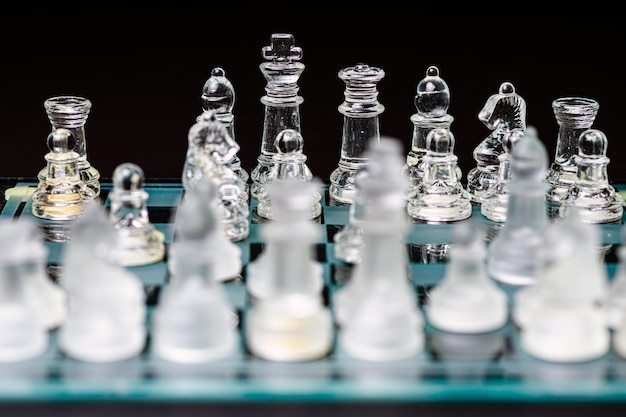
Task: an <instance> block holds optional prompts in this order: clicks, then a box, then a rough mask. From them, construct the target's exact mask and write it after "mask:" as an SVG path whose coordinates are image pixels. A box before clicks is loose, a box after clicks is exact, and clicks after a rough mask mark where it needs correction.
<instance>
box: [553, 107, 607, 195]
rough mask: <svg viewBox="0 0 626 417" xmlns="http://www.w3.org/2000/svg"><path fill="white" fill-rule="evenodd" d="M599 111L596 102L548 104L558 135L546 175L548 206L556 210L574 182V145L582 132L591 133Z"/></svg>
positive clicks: (576, 150)
mask: <svg viewBox="0 0 626 417" xmlns="http://www.w3.org/2000/svg"><path fill="white" fill-rule="evenodd" d="M599 108H600V104H599V103H598V102H597V101H595V100H593V99H590V98H586V97H560V98H557V99H556V100H554V101H553V102H552V110H553V111H554V116H555V118H556V122H557V124H558V125H559V131H558V135H557V140H556V151H555V155H554V162H553V163H552V164H551V165H550V167H549V169H548V170H547V172H546V181H547V182H548V184H550V188H549V189H548V191H547V193H546V199H547V201H548V203H550V204H553V205H556V206H557V207H558V205H559V204H560V203H561V200H562V199H563V198H564V197H565V195H566V194H567V192H568V190H569V188H570V187H571V186H572V185H573V184H574V182H575V181H576V171H577V165H576V161H575V159H576V157H577V155H578V141H579V139H580V135H581V133H582V132H584V131H585V130H587V129H591V127H592V125H593V122H594V121H595V119H596V116H597V114H598V109H599Z"/></svg>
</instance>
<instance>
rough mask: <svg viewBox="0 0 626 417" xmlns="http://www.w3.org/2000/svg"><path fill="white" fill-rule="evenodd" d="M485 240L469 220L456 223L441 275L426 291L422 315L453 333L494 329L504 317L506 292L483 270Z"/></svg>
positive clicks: (506, 311) (506, 309) (505, 317)
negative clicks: (437, 281) (448, 253)
mask: <svg viewBox="0 0 626 417" xmlns="http://www.w3.org/2000/svg"><path fill="white" fill-rule="evenodd" d="M486 253H487V252H486V248H485V241H484V240H483V238H482V236H481V233H480V232H479V229H478V227H477V225H476V224H475V223H473V222H471V221H470V222H461V223H457V224H456V225H455V228H454V245H453V246H452V247H451V248H450V255H449V256H450V260H449V263H448V265H447V267H446V271H445V274H444V277H443V279H442V280H441V281H440V282H439V283H437V284H436V285H435V287H434V288H433V289H432V290H431V291H430V292H429V294H428V302H427V305H426V307H425V312H426V317H427V318H428V321H429V323H430V324H432V325H433V326H435V327H437V328H439V329H442V330H445V331H450V332H457V333H482V332H489V331H492V330H496V329H498V328H500V327H502V326H504V324H505V323H506V322H507V320H508V298H507V294H506V293H505V292H504V290H503V289H502V288H500V287H499V286H498V285H497V284H496V283H495V282H494V281H493V280H492V279H491V278H490V277H489V275H488V274H487V269H486V268H485V259H486V258H487V255H486Z"/></svg>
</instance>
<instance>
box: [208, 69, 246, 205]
mask: <svg viewBox="0 0 626 417" xmlns="http://www.w3.org/2000/svg"><path fill="white" fill-rule="evenodd" d="M201 99H202V110H203V111H207V110H212V111H213V112H214V113H215V117H216V118H217V120H219V121H220V122H222V123H224V125H225V126H226V129H227V130H228V134H229V135H230V137H231V138H232V140H233V141H235V142H237V139H236V137H235V115H234V114H233V107H234V105H235V89H234V88H233V85H232V83H231V82H230V80H229V79H228V78H226V72H225V71H224V69H223V68H221V67H215V68H213V70H212V71H211V76H210V77H209V79H207V80H206V82H205V83H204V87H203V88H202V96H201ZM199 119H200V118H199V117H198V120H196V121H200V120H199ZM227 165H228V167H229V168H230V169H232V170H233V171H234V172H235V174H237V175H239V177H241V181H242V182H243V183H244V184H245V185H246V186H245V187H244V191H245V194H246V195H245V199H246V200H247V199H248V180H249V179H250V175H249V174H248V171H246V170H245V169H244V168H243V167H242V166H241V159H240V158H239V156H238V155H237V154H235V155H233V157H232V158H231V159H230V161H228V163H227Z"/></svg>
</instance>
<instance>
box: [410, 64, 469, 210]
mask: <svg viewBox="0 0 626 417" xmlns="http://www.w3.org/2000/svg"><path fill="white" fill-rule="evenodd" d="M414 103H415V108H416V109H417V113H415V114H413V115H412V116H411V123H413V136H412V139H411V149H410V150H409V153H408V154H407V157H406V164H405V165H404V169H405V171H406V173H407V175H408V176H409V191H408V197H409V198H410V197H411V196H412V195H413V194H414V193H415V190H416V188H417V185H418V184H419V183H420V182H421V181H422V177H423V176H424V161H423V158H424V156H425V155H426V153H427V151H428V149H427V146H426V137H427V136H428V132H430V131H431V130H433V129H436V128H444V129H450V125H451V124H452V122H453V121H454V117H452V116H451V115H450V114H448V107H449V106H450V89H449V88H448V84H447V83H446V82H445V81H444V80H443V79H442V78H441V77H440V76H439V68H437V67H436V66H434V65H431V66H429V67H428V68H427V69H426V76H425V77H424V78H423V79H422V80H421V81H420V82H419V83H418V84H417V88H416V95H415V98H414ZM461 176H462V172H461V168H459V167H458V166H457V178H458V180H459V181H460V180H461Z"/></svg>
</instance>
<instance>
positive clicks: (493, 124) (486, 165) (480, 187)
mask: <svg viewBox="0 0 626 417" xmlns="http://www.w3.org/2000/svg"><path fill="white" fill-rule="evenodd" d="M478 119H479V120H480V121H481V122H483V123H484V124H485V126H487V128H489V129H490V130H491V131H492V132H491V134H490V135H489V136H487V137H486V138H485V139H483V140H482V141H481V142H480V143H479V144H478V146H476V148H474V152H473V157H474V160H475V161H476V166H475V167H474V168H472V169H471V170H470V171H469V172H468V174H467V191H469V193H470V194H471V196H472V201H473V202H474V203H477V204H480V203H482V197H483V195H484V194H485V193H487V192H489V191H490V189H491V188H493V187H495V186H496V185H497V184H498V171H499V169H500V161H499V159H498V157H499V156H500V155H501V154H502V153H503V152H504V149H503V148H502V139H503V138H504V137H505V136H506V135H508V134H509V133H510V132H511V131H512V130H513V129H522V130H524V129H526V101H525V100H524V99H523V98H522V97H521V96H520V95H518V94H517V93H516V92H515V86H513V84H512V83H510V82H508V81H507V82H503V83H502V84H500V88H499V90H498V93H497V94H493V95H492V96H490V97H489V98H488V99H487V101H486V102H485V105H484V106H483V108H482V109H481V111H480V112H479V113H478Z"/></svg>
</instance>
